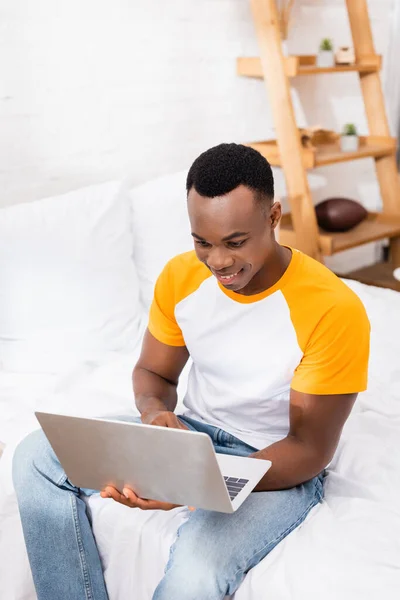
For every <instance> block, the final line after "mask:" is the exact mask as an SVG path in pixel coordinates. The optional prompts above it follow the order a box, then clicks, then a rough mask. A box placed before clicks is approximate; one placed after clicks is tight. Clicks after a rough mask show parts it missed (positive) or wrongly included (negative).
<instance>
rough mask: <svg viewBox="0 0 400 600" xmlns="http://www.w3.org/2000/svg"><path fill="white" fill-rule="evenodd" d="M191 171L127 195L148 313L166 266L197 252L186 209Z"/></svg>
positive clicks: (132, 189) (173, 175)
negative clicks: (179, 255) (179, 257)
mask: <svg viewBox="0 0 400 600" xmlns="http://www.w3.org/2000/svg"><path fill="white" fill-rule="evenodd" d="M186 176H187V170H185V171H180V172H179V173H173V174H172V175H166V176H163V177H159V178H157V179H153V180H151V181H148V182H147V183H144V184H142V185H138V186H136V187H133V188H131V189H130V190H129V191H128V192H127V193H128V196H129V198H130V202H131V208H132V227H133V259H134V261H135V265H136V269H137V273H138V276H139V280H140V293H141V300H142V302H143V305H144V307H145V308H146V310H147V309H148V308H149V306H150V304H151V301H152V298H153V288H154V284H155V282H156V279H157V277H158V275H159V274H160V272H161V271H162V269H163V267H164V265H165V263H166V262H167V261H168V260H169V259H170V258H172V257H173V256H176V255H177V254H180V253H181V252H186V251H187V250H192V249H193V238H192V236H191V235H190V223H189V217H188V214H187V207H186Z"/></svg>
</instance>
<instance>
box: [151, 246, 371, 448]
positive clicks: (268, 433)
mask: <svg viewBox="0 0 400 600" xmlns="http://www.w3.org/2000/svg"><path fill="white" fill-rule="evenodd" d="M291 250H292V259H291V262H290V264H289V266H288V268H287V269H286V271H285V273H284V274H283V276H282V277H281V278H280V280H279V281H278V282H277V283H276V284H275V285H274V286H272V287H270V288H269V289H267V290H265V291H264V292H262V293H260V294H255V295H252V296H245V295H243V294H238V293H236V292H232V291H230V290H227V289H226V288H224V287H223V286H222V285H221V284H220V283H219V282H218V280H217V279H216V278H215V277H214V276H213V275H212V273H211V272H210V271H209V269H208V268H207V267H206V266H205V265H204V264H203V263H201V262H200V261H199V260H198V258H197V256H196V254H195V252H194V251H192V252H187V253H185V254H181V255H179V256H176V257H175V258H173V259H172V260H171V261H170V262H169V263H168V264H167V265H166V267H165V268H164V270H163V271H162V273H161V275H160V277H159V278H158V280H157V283H156V286H155V292H154V300H153V303H152V306H151V309H150V319H149V330H150V332H151V334H152V335H153V336H154V337H155V338H156V339H157V340H159V341H160V342H162V343H164V344H167V345H170V346H186V347H187V349H188V351H189V353H190V356H191V358H192V359H193V365H192V367H191V371H190V374H189V383H188V389H187V393H186V395H185V398H184V406H185V412H184V414H185V415H187V416H188V417H192V418H194V419H197V420H200V421H205V422H207V423H209V424H211V425H214V426H216V427H220V428H221V429H224V430H225V431H227V432H229V433H231V434H232V435H234V436H235V437H237V438H239V439H241V440H243V441H244V442H246V443H248V444H250V445H251V446H253V447H255V448H259V449H260V448H264V447H266V446H268V445H270V444H272V443H274V442H276V441H278V440H280V439H282V438H284V437H286V435H287V433H288V431H289V401H290V388H292V389H294V390H297V391H299V392H303V393H308V394H318V395H321V396H323V395H325V394H350V393H356V392H360V391H363V390H365V389H366V385H367V370H368V355H369V333H370V326H369V321H368V318H367V316H366V312H365V309H364V306H363V304H362V303H361V301H360V299H359V298H358V297H357V296H356V294H354V292H353V291H352V290H350V289H349V288H348V287H347V286H346V285H345V284H344V283H343V282H342V281H341V280H340V279H339V278H338V277H336V275H334V274H333V273H332V272H331V271H329V269H327V268H326V267H324V266H323V265H322V264H320V263H319V262H317V261H315V260H313V259H312V258H310V257H308V256H306V255H305V254H303V253H301V252H299V251H298V250H295V249H291ZM321 402H323V398H321Z"/></svg>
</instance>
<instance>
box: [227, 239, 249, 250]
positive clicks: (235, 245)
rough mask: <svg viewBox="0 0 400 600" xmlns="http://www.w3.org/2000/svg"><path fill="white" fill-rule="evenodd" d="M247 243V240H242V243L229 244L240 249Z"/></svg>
mask: <svg viewBox="0 0 400 600" xmlns="http://www.w3.org/2000/svg"><path fill="white" fill-rule="evenodd" d="M246 242H247V240H240V242H229V246H230V247H231V248H240V247H241V246H243V244H245V243H246Z"/></svg>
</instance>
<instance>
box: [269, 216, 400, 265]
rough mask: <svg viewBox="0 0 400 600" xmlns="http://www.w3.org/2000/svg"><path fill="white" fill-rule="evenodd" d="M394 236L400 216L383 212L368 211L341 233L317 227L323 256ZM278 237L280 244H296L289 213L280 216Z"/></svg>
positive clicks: (397, 232) (399, 230)
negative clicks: (363, 219)
mask: <svg viewBox="0 0 400 600" xmlns="http://www.w3.org/2000/svg"><path fill="white" fill-rule="evenodd" d="M394 236H400V216H396V217H394V216H393V215H386V214H385V213H373V212H370V213H368V217H367V218H366V220H365V221H362V223H360V224H359V225H357V226H356V227H354V228H353V229H351V230H350V231H345V232H343V233H328V232H327V231H324V230H323V229H318V242H319V245H320V248H321V251H322V254H323V255H325V256H332V255H333V254H336V253H337V252H343V251H344V250H350V248H355V247H356V246H360V245H361V244H368V243H369V242H376V241H378V240H382V239H385V238H391V237H394ZM280 239H281V242H282V244H287V245H288V246H296V233H295V231H294V228H293V223H292V217H291V214H290V213H288V214H286V215H283V216H282V220H281V224H280Z"/></svg>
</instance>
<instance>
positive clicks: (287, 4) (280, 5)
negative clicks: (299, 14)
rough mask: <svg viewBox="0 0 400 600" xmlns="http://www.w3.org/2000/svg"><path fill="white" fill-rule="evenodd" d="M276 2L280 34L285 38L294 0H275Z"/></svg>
mask: <svg viewBox="0 0 400 600" xmlns="http://www.w3.org/2000/svg"><path fill="white" fill-rule="evenodd" d="M276 4H277V9H278V15H279V29H280V30H281V36H282V39H283V40H287V37H288V33H289V27H290V16H291V11H292V8H293V4H294V0H277V3H276Z"/></svg>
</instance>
